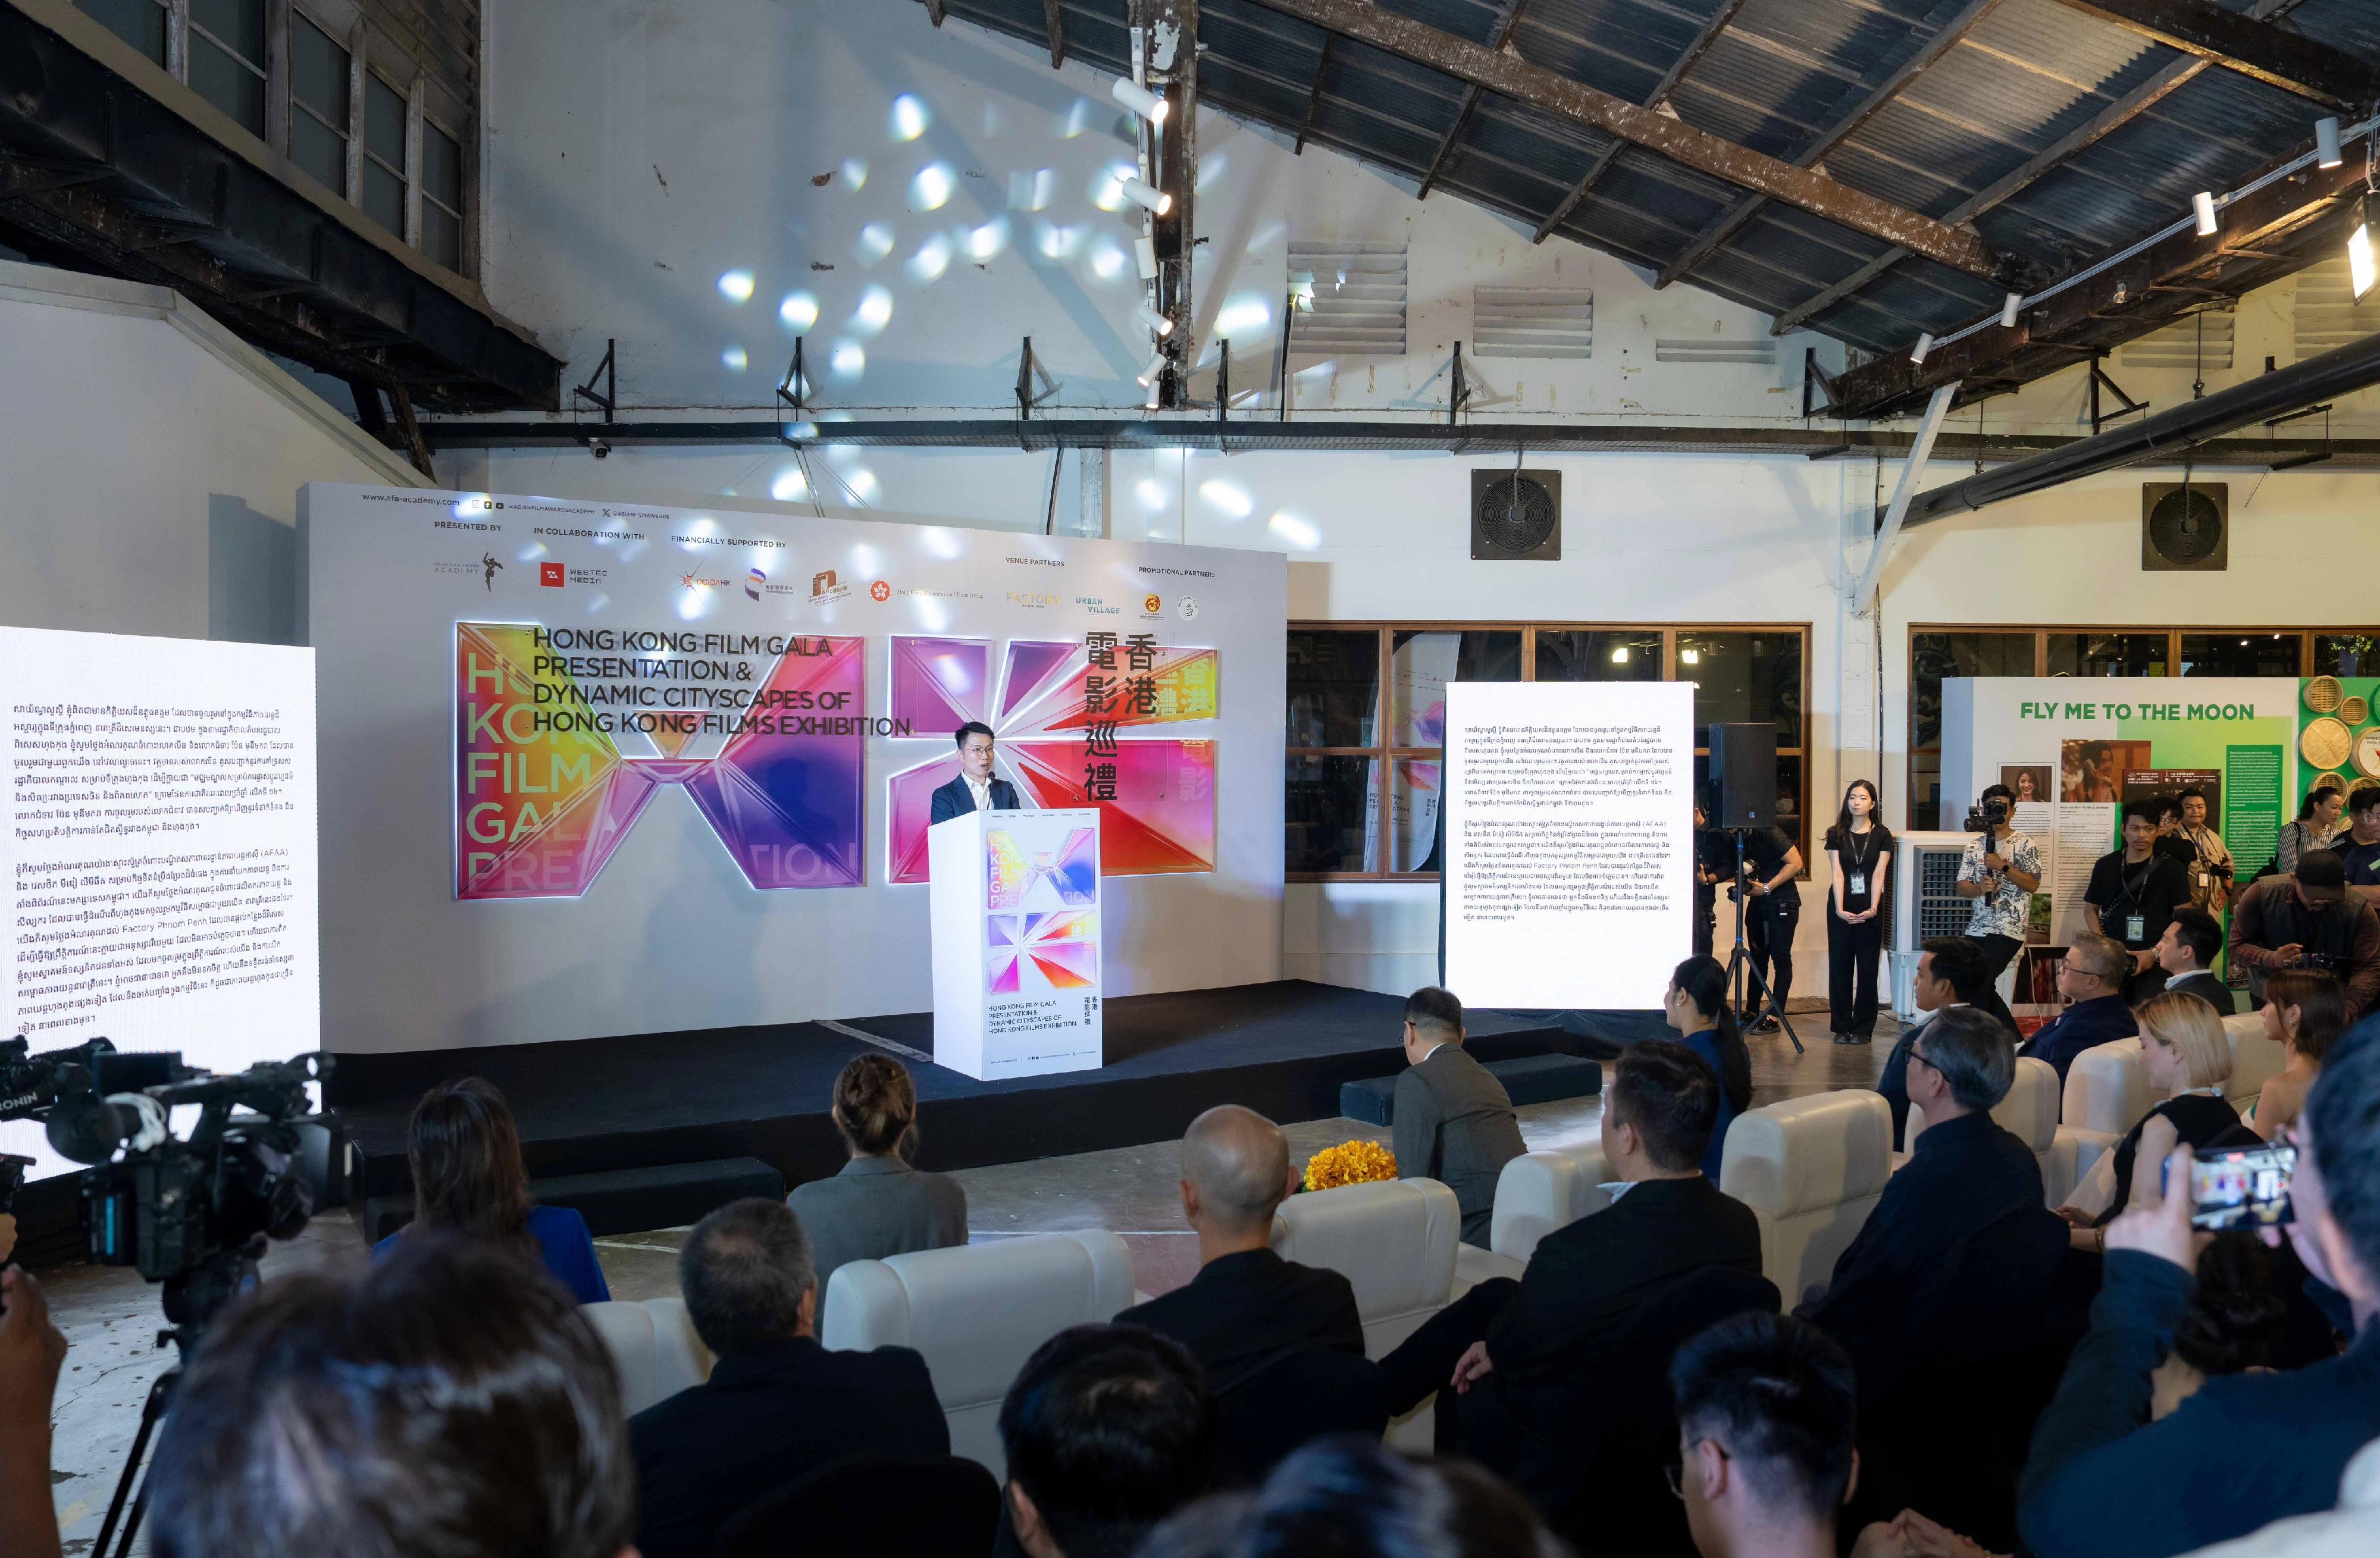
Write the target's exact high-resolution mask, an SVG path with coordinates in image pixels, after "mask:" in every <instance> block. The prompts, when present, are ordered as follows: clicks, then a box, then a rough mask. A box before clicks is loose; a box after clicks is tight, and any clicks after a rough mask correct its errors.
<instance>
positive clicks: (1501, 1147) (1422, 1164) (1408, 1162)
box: [1391, 984, 1528, 1250]
mask: <svg viewBox="0 0 2380 1558" xmlns="http://www.w3.org/2000/svg"><path fill="white" fill-rule="evenodd" d="M1405 1060H1406V1062H1407V1064H1406V1069H1405V1074H1404V1075H1403V1076H1401V1077H1399V1078H1398V1079H1397V1092H1396V1099H1395V1103H1394V1105H1392V1107H1393V1108H1394V1110H1395V1114H1394V1116H1393V1117H1392V1123H1391V1130H1392V1137H1391V1149H1392V1150H1393V1151H1394V1152H1395V1153H1396V1154H1397V1174H1398V1177H1399V1178H1405V1179H1436V1180H1438V1181H1439V1182H1440V1183H1442V1184H1444V1185H1445V1186H1446V1187H1447V1188H1448V1189H1449V1190H1452V1191H1453V1192H1454V1200H1455V1203H1456V1204H1457V1205H1459V1206H1461V1207H1462V1208H1463V1243H1465V1244H1475V1245H1477V1246H1478V1247H1479V1248H1480V1249H1482V1250H1485V1249H1487V1248H1488V1223H1489V1221H1490V1219H1491V1218H1492V1216H1493V1214H1494V1213H1495V1210H1496V1179H1497V1177H1498V1176H1500V1175H1501V1174H1502V1173H1503V1172H1504V1165H1506V1164H1508V1163H1510V1162H1512V1160H1513V1159H1514V1158H1516V1157H1519V1156H1520V1155H1521V1154H1522V1153H1524V1152H1526V1151H1528V1148H1527V1147H1525V1146H1524V1145H1523V1144H1522V1141H1521V1124H1520V1121H1519V1120H1517V1119H1515V1118H1514V1117H1513V1115H1512V1094H1510V1093H1506V1092H1505V1091H1504V1084H1503V1083H1502V1082H1500V1081H1497V1080H1496V1079H1495V1077H1494V1076H1493V1075H1491V1074H1490V1073H1489V1072H1488V1068H1487V1067H1485V1066H1482V1065H1481V1064H1479V1062H1477V1061H1476V1060H1474V1059H1472V1058H1471V1057H1470V1056H1469V1055H1467V1054H1465V1053H1464V1051H1463V1003H1462V1002H1461V1001H1459V1000H1457V999H1455V998H1454V995H1453V993H1452V992H1451V991H1447V990H1441V989H1439V987H1438V986H1436V985H1435V984H1430V985H1425V986H1423V987H1422V988H1421V989H1418V990H1416V991H1415V992H1414V993H1413V994H1412V996H1409V997H1407V998H1406V1001H1405Z"/></svg>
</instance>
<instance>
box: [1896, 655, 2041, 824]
mask: <svg viewBox="0 0 2380 1558" xmlns="http://www.w3.org/2000/svg"><path fill="white" fill-rule="evenodd" d="M2033 674H2034V670H2033V634H2029V633H1918V634H1911V635H1910V638H1909V696H1910V707H1911V711H1912V713H1913V716H1914V718H1913V719H1912V720H1911V721H1910V735H1909V744H1910V745H1911V746H1913V747H1918V748H1923V747H1929V746H1939V745H1941V744H1942V679H1943V678H1944V677H1948V676H2031V675H2033ZM1909 826H1910V827H1916V826H1917V823H1916V821H1915V819H1914V818H1912V820H1911V822H1910V824H1909Z"/></svg>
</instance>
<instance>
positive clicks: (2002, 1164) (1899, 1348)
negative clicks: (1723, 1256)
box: [1788, 1007, 2066, 1402]
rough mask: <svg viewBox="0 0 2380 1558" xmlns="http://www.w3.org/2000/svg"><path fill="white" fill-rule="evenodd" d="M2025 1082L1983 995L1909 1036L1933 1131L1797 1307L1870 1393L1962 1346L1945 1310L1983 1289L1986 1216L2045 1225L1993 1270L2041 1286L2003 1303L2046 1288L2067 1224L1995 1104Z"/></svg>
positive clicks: (2028, 1302)
mask: <svg viewBox="0 0 2380 1558" xmlns="http://www.w3.org/2000/svg"><path fill="white" fill-rule="evenodd" d="M2014 1081H2016V1056H2015V1053H2014V1046H2012V1045H2010V1043H2009V1036H2008V1033H2007V1031H2006V1030H2005V1029H2003V1028H2002V1027H2001V1026H2000V1025H1999V1024H1998V1023H1997V1022H1995V1021H1992V1020H1991V1019H1990V1018H1988V1017H1986V1016H1985V1015H1984V1014H1983V1013H1982V1012H1981V1011H1979V1010H1977V1009H1975V1008H1973V1007H1966V1008H1956V1007H1954V1008H1949V1009H1948V1010H1945V1011H1943V1012H1942V1013H1941V1014H1940V1015H1939V1016H1937V1017H1936V1018H1935V1019H1934V1021H1931V1022H1928V1023H1927V1024H1925V1029H1924V1031H1923V1032H1922V1033H1919V1035H1918V1038H1917V1043H1916V1044H1915V1045H1913V1047H1912V1048H1911V1051H1910V1056H1909V1098H1910V1102H1911V1103H1913V1104H1914V1105H1917V1107H1919V1108H1921V1109H1923V1110H1925V1134H1923V1135H1921V1136H1920V1137H1918V1138H1917V1145H1916V1151H1915V1154H1914V1155H1913V1157H1911V1159H1910V1160H1909V1162H1908V1164H1907V1165H1905V1166H1904V1167H1902V1168H1901V1170H1900V1172H1899V1173H1897V1174H1895V1175H1894V1176H1893V1177H1892V1178H1890V1179H1888V1180H1887V1181H1886V1183H1885V1187H1884V1194H1883V1196H1882V1197H1881V1198H1880V1199H1879V1200H1878V1201H1877V1202H1876V1210H1875V1211H1874V1212H1871V1213H1869V1214H1868V1218H1867V1222H1866V1223H1865V1224H1864V1225H1863V1226H1861V1228H1860V1231H1859V1234H1858V1236H1857V1237H1856V1238H1853V1239H1852V1242H1851V1246H1850V1248H1849V1249H1847V1250H1844V1251H1843V1253H1842V1256H1841V1258H1840V1260H1838V1261H1837V1262H1835V1270H1834V1274H1833V1276H1832V1277H1831V1278H1829V1279H1828V1283H1827V1288H1826V1291H1825V1292H1823V1293H1821V1294H1819V1295H1817V1296H1816V1297H1815V1298H1812V1299H1811V1300H1810V1301H1809V1302H1807V1303H1805V1304H1803V1306H1802V1307H1801V1309H1800V1310H1797V1311H1796V1312H1797V1313H1799V1314H1800V1315H1801V1317H1802V1318H1803V1319H1804V1320H1807V1321H1809V1322H1812V1323H1814V1324H1815V1325H1817V1326H1819V1327H1820V1328H1821V1329H1823V1330H1825V1331H1826V1332H1827V1333H1828V1335H1831V1336H1833V1337H1834V1338H1835V1340H1837V1341H1839V1342H1840V1343H1841V1344H1842V1345H1843V1347H1844V1349H1845V1350H1846V1351H1848V1352H1849V1353H1850V1354H1851V1355H1852V1360H1853V1361H1854V1362H1856V1363H1857V1364H1858V1365H1859V1389H1860V1399H1861V1400H1862V1401H1863V1402H1868V1401H1876V1400H1879V1399H1883V1398H1885V1397H1888V1396H1891V1395H1897V1394H1898V1393H1900V1391H1901V1390H1903V1389H1904V1388H1906V1387H1907V1386H1908V1385H1909V1384H1911V1383H1913V1380H1914V1379H1915V1378H1916V1377H1917V1375H1918V1374H1919V1373H1920V1372H1921V1371H1922V1370H1924V1369H1926V1368H1931V1367H1936V1366H1937V1365H1938V1364H1939V1363H1940V1361H1941V1360H1942V1359H1944V1357H1945V1356H1946V1351H1954V1350H1955V1348H1956V1347H1957V1346H1958V1345H1959V1342H1960V1338H1958V1337H1957V1336H1956V1335H1952V1336H1950V1337H1948V1338H1946V1336H1945V1335H1943V1334H1942V1332H1943V1330H1944V1327H1943V1325H1942V1323H1941V1322H1942V1321H1943V1319H1944V1317H1945V1316H1946V1315H1947V1314H1949V1313H1950V1312H1952V1311H1953V1310H1954V1309H1956V1310H1959V1311H1960V1312H1964V1311H1965V1310H1967V1309H1971V1308H1973V1305H1974V1303H1975V1301H1976V1294H1975V1292H1974V1291H1973V1274H1972V1273H1963V1274H1962V1271H1961V1257H1962V1256H1963V1255H1965V1253H1966V1252H1967V1249H1968V1246H1969V1244H1970V1243H1971V1242H1972V1241H1973V1239H1975V1238H1977V1236H1979V1235H1981V1234H1983V1233H1984V1232H1985V1230H1986V1229H1996V1228H1998V1225H2000V1224H2001V1223H2002V1222H2003V1220H2005V1219H2011V1218H2017V1219H2022V1225H2021V1226H2016V1227H2014V1228H2013V1229H2012V1231H2013V1232H2014V1233H2015V1234H2017V1235H2020V1236H2022V1235H2031V1236H2033V1238H2031V1239H2030V1240H2025V1239H2023V1238H2019V1241H2018V1242H2019V1243H2021V1244H2022V1249H2023V1250H2024V1251H2025V1252H2026V1254H2027V1259H2026V1260H2024V1261H2022V1262H2011V1263H2010V1269H2009V1270H2008V1271H2006V1272H2004V1273H1994V1274H1992V1280H1993V1281H1994V1282H1996V1283H2001V1284H2005V1285H2007V1286H2010V1287H2017V1288H2026V1289H2031V1288H2033V1287H2034V1284H2035V1282H2036V1280H2037V1283H2038V1290H2027V1291H2010V1292H2006V1293H2003V1294H2001V1295H1999V1298H2003V1299H2004V1300H2005V1308H2004V1309H2002V1310H2000V1311H1999V1312H2004V1313H2007V1314H2010V1315H2017V1314H2025V1315H2030V1314H2031V1313H2033V1312H2034V1310H2036V1309H2038V1307H2039V1306H2040V1303H2041V1300H2042V1298H2044V1297H2045V1295H2046V1291H2047V1287H2048V1282H2049V1278H2050V1276H2051V1275H2052V1274H2054V1273H2055V1271H2056V1270H2057V1266H2058V1260H2059V1253H2060V1251H2061V1250H2062V1249H2063V1247H2064V1242H2065V1239H2066V1233H2065V1229H2064V1225H2063V1224H2062V1223H2060V1222H2059V1220H2058V1214H2056V1213H2053V1212H2051V1211H2050V1210H2049V1209H2048V1208H2047V1207H2046V1206H2044V1205H2043V1204H2042V1190H2041V1165H2040V1163H2039V1162H2038V1161H2037V1160H2035V1159H2034V1155H2033V1149H2032V1148H2030V1147H2028V1146H2026V1145H2025V1144H2024V1142H2023V1141H2022V1140H2020V1139H2019V1138H2018V1137H2016V1136H2015V1135H2013V1134H2012V1133H2010V1131H2007V1130H2005V1129H2001V1127H2000V1126H1999V1124H1998V1122H1997V1121H1995V1120H1994V1119H1993V1118H1992V1117H1991V1110H1992V1108H1993V1106H1994V1105H1997V1104H1998V1103H1999V1101H2000V1100H2001V1099H2003V1098H2005V1097H2007V1096H2008V1091H2009V1088H2010V1086H2011V1085H2012V1084H2013V1083H2014ZM2035 1255H2037V1256H2038V1260H2037V1261H2036V1260H2034V1259H2033V1257H2034V1256H2035ZM1788 1297H1789V1298H1790V1297H1791V1295H1789V1296H1788Z"/></svg>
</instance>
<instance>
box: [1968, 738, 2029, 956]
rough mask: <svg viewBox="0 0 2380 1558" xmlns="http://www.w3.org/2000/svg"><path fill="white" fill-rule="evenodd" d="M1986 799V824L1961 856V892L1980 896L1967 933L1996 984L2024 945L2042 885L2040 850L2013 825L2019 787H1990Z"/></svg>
mask: <svg viewBox="0 0 2380 1558" xmlns="http://www.w3.org/2000/svg"><path fill="white" fill-rule="evenodd" d="M1982 804H1983V812H1984V821H1985V828H1984V831H1983V832H1981V833H1978V834H1976V835H1975V836H1974V837H1973V838H1972V839H1968V840H1967V852H1966V853H1965V854H1964V855H1963V856H1961V858H1960V861H1959V896H1960V897H1961V898H1972V899H1973V900H1975V907H1974V908H1973V910H1971V911H1970V912H1968V915H1967V938H1968V939H1969V940H1970V941H1973V943H1974V944H1975V946H1976V948H1977V949H1978V950H1980V951H1981V952H1982V953H1983V955H1984V965H1985V968H1987V969H1989V970H1990V971H1991V972H1990V977H1991V979H1992V980H1993V981H1994V982H1995V983H1997V982H1998V979H1999V976H2000V973H2001V972H2002V971H2003V970H2005V969H2006V968H2007V967H2008V966H2009V962H2010V960H2011V959H2013V958H2014V957H2015V956H2016V954H2017V948H2020V947H2022V946H2023V945H2024V931H2025V924H2026V922H2027V921H2028V920H2030V919H2031V918H2032V915H2033V895H2034V889H2035V888H2039V887H2040V886H2041V850H2040V848H2039V846H2037V845H2035V844H2034V841H2033V840H2032V839H2029V838H2027V837H2025V836H2024V835H2023V834H2022V833H2019V832H2018V831H2017V830H2016V829H2015V828H2013V827H2010V826H2009V814H2010V812H2011V811H2013V810H2014V809H2015V807H2016V792H2015V791H2011V790H2010V789H2009V787H2008V786H2007V785H2004V784H1996V785H1993V786H1991V787H1990V788H1989V789H1987V790H1985V791H1984V796H1983V803H1982Z"/></svg>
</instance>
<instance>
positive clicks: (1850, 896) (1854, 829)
mask: <svg viewBox="0 0 2380 1558" xmlns="http://www.w3.org/2000/svg"><path fill="white" fill-rule="evenodd" d="M1827 864H1828V872H1829V874H1830V875H1831V876H1832V877H1833V879H1834V885H1833V887H1832V888H1831V889H1830V890H1829V891H1828V894H1827V972H1828V996H1829V997H1830V998H1829V1002H1828V1005H1829V1007H1830V1008H1831V1020H1830V1022H1829V1026H1830V1027H1831V1028H1832V1029H1833V1030H1834V1035H1835V1043H1837V1044H1839V1045H1864V1044H1866V1043H1867V1042H1868V1041H1869V1039H1871V1038H1872V1037H1874V1036H1875V1033H1876V960H1877V959H1878V958H1879V957H1880V956H1881V955H1882V953H1883V951H1884V913H1883V912H1884V904H1885V892H1886V890H1887V889H1886V887H1885V879H1886V878H1887V877H1888V876H1890V875H1891V872H1892V831H1891V829H1889V828H1888V827H1885V826H1884V823H1883V821H1882V820H1881V819H1879V818H1878V817H1877V816H1876V786H1874V785H1872V784H1870V783H1868V781H1867V780H1865V779H1853V780H1852V782H1851V783H1850V785H1849V786H1847V787H1846V788H1845V789H1844V791H1843V804H1842V810H1841V811H1840V812H1839V813H1837V814H1836V816H1835V826H1834V827H1830V828H1828V830H1827Z"/></svg>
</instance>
